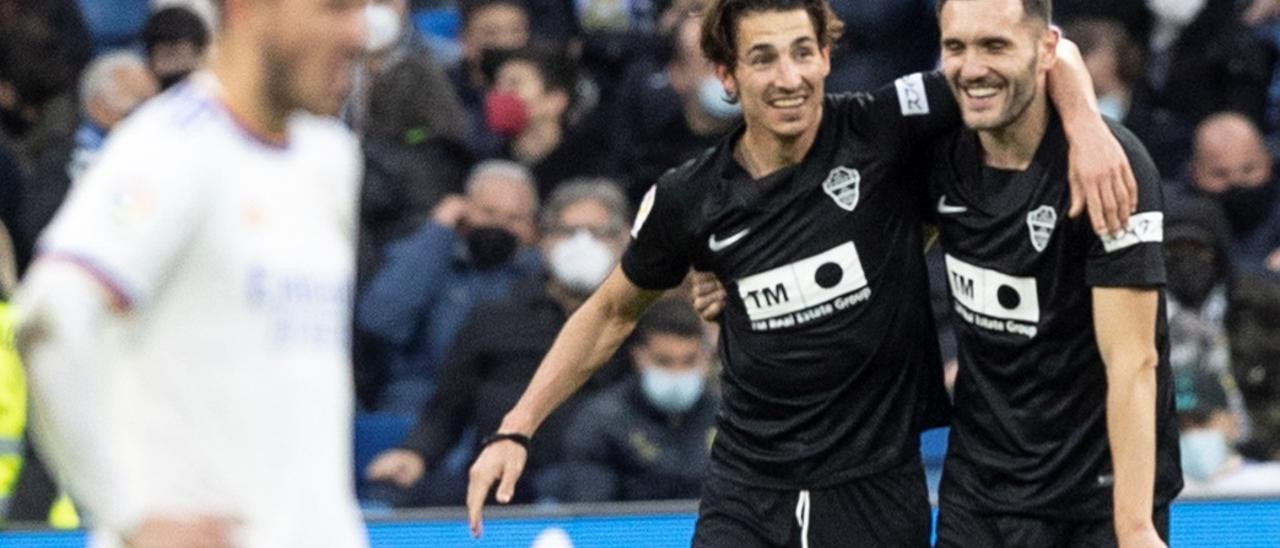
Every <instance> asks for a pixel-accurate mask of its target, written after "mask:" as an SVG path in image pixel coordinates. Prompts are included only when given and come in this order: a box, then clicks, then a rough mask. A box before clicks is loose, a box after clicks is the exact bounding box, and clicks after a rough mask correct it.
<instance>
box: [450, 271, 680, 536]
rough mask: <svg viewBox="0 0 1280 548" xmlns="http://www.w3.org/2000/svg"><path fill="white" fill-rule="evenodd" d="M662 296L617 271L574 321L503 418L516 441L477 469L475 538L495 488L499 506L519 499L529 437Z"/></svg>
mask: <svg viewBox="0 0 1280 548" xmlns="http://www.w3.org/2000/svg"><path fill="white" fill-rule="evenodd" d="M662 293H663V292H662V291H660V290H649V289H643V288H641V287H640V286H638V285H636V284H635V283H633V282H632V281H631V280H630V279H629V278H628V277H627V275H626V274H625V273H623V271H622V268H621V267H616V268H614V270H613V272H612V273H611V274H610V275H609V277H608V278H606V279H605V281H604V283H603V284H601V286H600V287H599V288H598V289H597V290H596V291H595V293H594V294H592V295H591V297H589V298H588V299H587V300H586V302H584V303H583V304H582V306H580V307H579V308H578V310H577V311H576V312H574V313H573V315H572V316H570V317H569V321H568V322H566V323H565V325H564V327H563V328H562V329H561V330H560V334H559V335H558V336H557V337H556V341H555V343H554V344H553V345H552V346H551V350H550V351H549V352H547V356H546V357H545V358H543V360H542V364H541V365H539V366H538V371H537V373H535V374H534V376H533V380H532V381H530V383H529V387H528V388H527V389H525V392H524V394H523V395H522V396H520V401H519V402H517V403H516V406H515V407H514V408H513V409H512V410H511V411H510V412H509V413H507V415H506V417H504V418H503V421H502V425H501V426H500V427H499V432H498V433H497V434H501V435H514V436H512V437H503V438H501V439H495V438H490V440H494V441H492V442H491V443H488V444H487V446H486V447H484V449H483V450H482V451H481V453H480V456H479V457H477V458H476V462H475V464H473V465H472V466H471V473H470V482H469V483H468V485H467V512H468V516H469V518H470V522H471V532H472V535H474V536H477V537H478V536H479V535H480V534H481V532H482V529H481V511H482V509H483V507H484V501H485V499H486V498H487V497H488V496H489V491H490V489H491V488H492V487H493V485H494V483H498V490H497V494H496V498H497V500H498V502H500V503H504V504H505V503H507V502H509V501H510V500H511V498H512V496H513V495H514V493H515V484H516V480H518V479H519V478H520V474H521V473H522V472H523V471H524V465H525V461H526V459H527V458H528V451H527V449H526V448H525V446H524V445H525V443H527V440H528V437H529V436H532V435H533V433H534V431H535V430H537V428H538V426H539V425H540V424H541V423H542V421H543V420H545V419H546V417H547V416H548V415H550V414H551V412H552V411H553V410H555V409H556V407H558V406H559V405H560V404H562V403H564V401H565V400H567V399H568V398H569V396H571V395H572V394H573V393H574V392H576V391H577V390H578V388H579V387H581V386H582V384H583V383H585V382H586V381H587V379H588V378H590V376H591V374H592V373H594V372H595V371H596V369H598V368H599V367H600V365H601V364H603V363H604V362H605V360H607V359H608V358H609V356H612V355H613V353H614V352H615V351H616V350H617V349H618V347H619V346H621V345H622V342H623V341H624V340H626V338H627V336H628V335H630V334H631V331H632V330H633V329H634V328H635V325H636V322H637V321H639V319H640V316H641V315H643V314H644V311H645V310H647V309H648V308H649V305H650V304H652V303H653V302H654V301H655V300H657V299H658V297H660V296H661V295H662ZM512 438H514V439H512ZM522 438H523V439H522Z"/></svg>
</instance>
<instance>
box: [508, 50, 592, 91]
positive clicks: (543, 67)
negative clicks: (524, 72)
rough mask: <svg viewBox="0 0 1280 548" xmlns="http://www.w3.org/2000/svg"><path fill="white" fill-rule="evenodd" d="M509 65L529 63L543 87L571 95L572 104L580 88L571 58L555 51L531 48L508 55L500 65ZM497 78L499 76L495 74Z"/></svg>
mask: <svg viewBox="0 0 1280 548" xmlns="http://www.w3.org/2000/svg"><path fill="white" fill-rule="evenodd" d="M507 63H528V64H530V65H533V68H534V70H536V71H538V76H539V77H541V78H542V85H543V87H545V88H546V89H547V90H548V91H563V92H565V93H567V94H568V95H569V99H570V102H572V100H573V97H574V90H575V89H576V88H577V86H578V71H577V69H576V68H575V67H574V64H573V61H571V60H569V57H568V56H567V55H565V54H563V53H560V52H559V51H556V50H555V49H552V48H548V47H543V46H530V47H526V48H523V49H518V50H515V51H512V52H510V53H507V54H506V55H505V56H503V58H502V61H501V62H499V63H498V68H501V67H502V66H503V65H505V64H507ZM494 77H495V78H496V77H497V74H496V73H495V74H494Z"/></svg>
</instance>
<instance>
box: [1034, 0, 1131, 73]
mask: <svg viewBox="0 0 1280 548" xmlns="http://www.w3.org/2000/svg"><path fill="white" fill-rule="evenodd" d="M1053 18H1054V20H1055V21H1057V22H1059V23H1061V24H1063V25H1064V26H1066V25H1070V24H1071V23H1074V22H1076V21H1080V20H1099V19H1101V20H1106V21H1115V22H1117V23H1119V24H1120V25H1121V26H1123V27H1124V29H1125V32H1126V33H1127V34H1128V35H1129V36H1131V37H1133V40H1134V41H1135V42H1137V43H1139V44H1144V45H1145V44H1146V43H1147V40H1148V39H1149V38H1150V37H1151V19H1152V16H1151V11H1150V10H1149V9H1147V0H1111V1H1110V2H1099V1H1098V0H1054V2H1053ZM1143 50H1144V51H1145V47H1144V48H1143ZM1138 68H1139V69H1140V68H1141V67H1138Z"/></svg>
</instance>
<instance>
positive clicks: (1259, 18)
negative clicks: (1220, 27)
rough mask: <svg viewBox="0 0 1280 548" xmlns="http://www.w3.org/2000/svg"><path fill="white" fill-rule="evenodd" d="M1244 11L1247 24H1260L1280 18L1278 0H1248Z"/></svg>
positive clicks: (1279, 2)
mask: <svg viewBox="0 0 1280 548" xmlns="http://www.w3.org/2000/svg"><path fill="white" fill-rule="evenodd" d="M1245 5H1247V6H1248V8H1247V9H1245V12H1244V17H1243V18H1244V22H1245V24H1247V25H1261V24H1265V23H1268V22H1270V21H1274V20H1276V19H1280V0H1248V2H1247V3H1246V4H1245Z"/></svg>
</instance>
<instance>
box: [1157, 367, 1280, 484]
mask: <svg viewBox="0 0 1280 548" xmlns="http://www.w3.org/2000/svg"><path fill="white" fill-rule="evenodd" d="M1177 385H1178V388H1177V399H1178V414H1179V421H1180V422H1181V428H1180V434H1179V445H1180V450H1181V454H1182V473H1183V478H1184V482H1185V483H1184V486H1183V488H1182V496H1191V497H1240V496H1258V495H1268V496H1272V495H1276V494H1277V493H1280V462H1259V461H1253V460H1250V459H1246V458H1244V457H1243V456H1241V455H1240V453H1239V451H1238V450H1237V449H1236V443H1237V441H1238V440H1239V438H1240V435H1239V432H1238V430H1236V428H1235V426H1234V424H1233V422H1232V420H1231V416H1230V412H1229V411H1227V409H1226V394H1225V391H1224V385H1223V383H1222V380H1221V378H1220V377H1218V376H1216V375H1212V374H1209V373H1205V372H1202V373H1198V374H1196V375H1194V376H1192V377H1190V378H1184V379H1178V381H1177Z"/></svg>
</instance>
